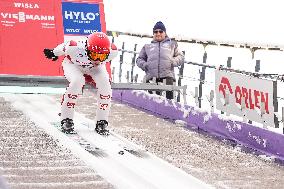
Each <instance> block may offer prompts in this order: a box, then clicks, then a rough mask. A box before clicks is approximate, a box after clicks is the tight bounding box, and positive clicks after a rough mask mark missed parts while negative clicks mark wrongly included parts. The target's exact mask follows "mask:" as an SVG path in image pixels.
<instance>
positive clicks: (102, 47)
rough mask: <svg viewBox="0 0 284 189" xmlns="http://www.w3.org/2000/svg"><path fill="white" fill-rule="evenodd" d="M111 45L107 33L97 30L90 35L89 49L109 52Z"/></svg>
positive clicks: (101, 52)
mask: <svg viewBox="0 0 284 189" xmlns="http://www.w3.org/2000/svg"><path fill="white" fill-rule="evenodd" d="M110 45H111V43H110V41H109V39H108V37H107V35H106V34H105V33H103V32H95V33H92V34H91V35H89V36H88V41H87V49H88V51H90V52H95V53H100V54H109V53H110Z"/></svg>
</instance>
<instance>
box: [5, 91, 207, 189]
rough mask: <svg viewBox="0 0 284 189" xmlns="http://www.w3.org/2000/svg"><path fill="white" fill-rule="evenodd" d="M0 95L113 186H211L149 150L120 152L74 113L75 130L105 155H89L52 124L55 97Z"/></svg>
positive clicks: (56, 109)
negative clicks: (141, 155) (139, 153)
mask: <svg viewBox="0 0 284 189" xmlns="http://www.w3.org/2000/svg"><path fill="white" fill-rule="evenodd" d="M51 92H53V91H51ZM58 92H60V90H59V91H58ZM1 97H4V98H5V100H7V101H9V102H11V103H12V105H13V107H14V108H16V109H17V110H19V111H21V112H23V113H24V115H26V116H27V118H28V119H31V121H32V122H34V123H35V124H36V125H37V126H39V127H40V128H41V129H44V130H45V131H46V132H47V134H49V135H50V136H52V137H53V138H54V139H55V140H58V141H59V143H60V144H61V145H63V146H64V147H65V148H67V149H69V150H71V152H72V153H73V154H74V155H75V156H77V157H78V158H80V159H81V160H83V161H84V162H85V163H86V164H88V165H89V166H90V167H93V168H94V169H95V170H96V171H97V172H98V173H99V174H100V175H101V176H102V177H104V178H105V179H106V180H108V181H109V182H110V183H111V184H113V185H114V186H115V187H116V188H121V189H124V188H137V189H139V188H141V189H144V188H149V189H150V188H153V189H154V188H163V189H166V188H169V189H170V188H175V187H177V188H188V187H190V188H211V187H210V186H209V185H206V184H205V183H204V182H202V181H200V180H198V179H196V178H194V177H193V176H191V175H190V174H187V173H186V172H184V171H182V170H180V169H178V168H176V167H174V166H172V165H171V164H169V163H167V162H165V161H164V160H162V159H160V158H158V157H156V156H154V155H152V154H150V153H147V157H146V158H138V157H136V156H133V155H132V154H129V153H126V152H125V154H124V155H121V154H119V153H118V152H120V151H121V150H122V151H123V148H122V147H119V146H118V145H116V144H115V143H114V142H113V141H111V140H110V139H101V138H103V137H99V136H98V135H95V134H94V131H93V130H92V129H89V128H87V127H84V125H83V124H82V123H88V124H91V125H92V126H94V125H95V124H94V123H93V122H92V121H90V120H88V119H86V118H85V117H84V116H82V115H80V114H79V113H77V114H76V115H75V125H76V130H77V132H78V133H79V134H80V135H81V136H82V137H84V139H86V140H88V141H89V142H90V143H93V144H94V145H96V146H98V147H99V148H102V149H103V150H104V151H105V152H106V154H107V157H105V158H101V157H97V156H94V155H91V154H90V153H88V152H87V151H85V150H84V149H83V148H82V147H80V146H79V145H78V144H77V143H76V142H74V141H72V140H70V139H69V138H68V137H67V136H65V135H64V134H63V133H61V132H60V131H58V130H57V129H56V128H54V127H53V126H52V123H54V122H59V121H60V120H59V116H58V112H60V104H59V103H58V102H56V100H55V99H54V98H51V97H48V96H46V95H31V94H11V93H9V94H8V93H3V94H1ZM4 171H5V170H4ZM6 176H7V175H6Z"/></svg>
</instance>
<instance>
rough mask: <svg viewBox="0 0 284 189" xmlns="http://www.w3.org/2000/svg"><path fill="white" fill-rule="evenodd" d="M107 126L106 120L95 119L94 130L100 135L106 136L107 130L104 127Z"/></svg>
mask: <svg viewBox="0 0 284 189" xmlns="http://www.w3.org/2000/svg"><path fill="white" fill-rule="evenodd" d="M107 126H108V122H107V121H106V120H100V121H97V124H96V128H95V131H96V132H97V133H98V134H100V135H104V136H108V135H109V130H107V129H106V127H107Z"/></svg>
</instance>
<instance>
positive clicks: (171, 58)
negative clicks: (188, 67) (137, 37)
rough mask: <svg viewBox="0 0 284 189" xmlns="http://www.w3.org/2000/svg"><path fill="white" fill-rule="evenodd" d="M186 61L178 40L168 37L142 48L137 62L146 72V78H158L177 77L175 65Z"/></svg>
mask: <svg viewBox="0 0 284 189" xmlns="http://www.w3.org/2000/svg"><path fill="white" fill-rule="evenodd" d="M183 63H184V55H183V53H181V52H180V51H179V49H178V44H177V42H176V41H173V40H171V39H170V38H169V37H166V38H165V39H164V40H163V41H161V42H158V41H154V40H153V41H152V42H151V43H150V44H145V45H144V47H143V48H142V49H141V51H140V53H139V56H138V58H137V60H136V64H137V66H138V67H139V68H141V69H142V70H143V71H145V72H146V80H147V81H148V80H150V79H152V78H153V77H156V78H165V77H170V78H175V73H174V67H177V66H180V65H182V64H183Z"/></svg>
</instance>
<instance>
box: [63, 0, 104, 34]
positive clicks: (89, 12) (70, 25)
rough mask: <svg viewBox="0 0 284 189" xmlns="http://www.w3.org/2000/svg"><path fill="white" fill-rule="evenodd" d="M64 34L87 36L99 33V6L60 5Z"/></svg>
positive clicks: (85, 4)
mask: <svg viewBox="0 0 284 189" xmlns="http://www.w3.org/2000/svg"><path fill="white" fill-rule="evenodd" d="M62 13H63V15H62V16H63V25H64V34H72V35H74V34H75V35H76V34H77V35H89V34H91V33H94V32H99V31H101V23H100V11H99V4H90V3H72V2H63V3H62Z"/></svg>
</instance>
